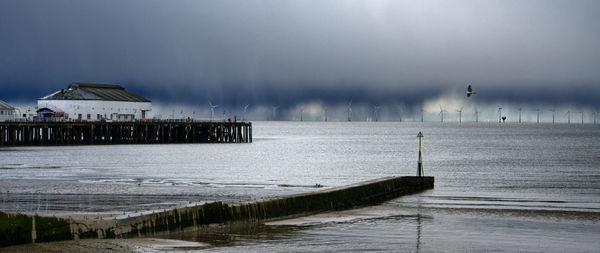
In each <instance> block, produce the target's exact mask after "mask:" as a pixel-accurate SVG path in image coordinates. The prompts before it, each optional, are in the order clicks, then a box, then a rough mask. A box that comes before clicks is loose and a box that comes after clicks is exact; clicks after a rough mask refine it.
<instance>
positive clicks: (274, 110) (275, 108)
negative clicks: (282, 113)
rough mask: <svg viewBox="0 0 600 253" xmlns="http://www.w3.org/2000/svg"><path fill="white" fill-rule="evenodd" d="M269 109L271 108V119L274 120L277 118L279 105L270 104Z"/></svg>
mask: <svg viewBox="0 0 600 253" xmlns="http://www.w3.org/2000/svg"><path fill="white" fill-rule="evenodd" d="M271 109H273V120H275V119H276V118H277V109H279V106H278V105H275V106H271Z"/></svg>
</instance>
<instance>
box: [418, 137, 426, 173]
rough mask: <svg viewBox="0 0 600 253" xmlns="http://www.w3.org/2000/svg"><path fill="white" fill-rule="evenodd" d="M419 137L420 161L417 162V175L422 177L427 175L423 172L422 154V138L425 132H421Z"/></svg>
mask: <svg viewBox="0 0 600 253" xmlns="http://www.w3.org/2000/svg"><path fill="white" fill-rule="evenodd" d="M417 138H419V163H418V164H417V176H418V177H422V176H425V174H424V173H423V157H422V156H421V138H423V133H421V132H419V134H417Z"/></svg>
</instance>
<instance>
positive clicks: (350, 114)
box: [346, 100, 352, 121]
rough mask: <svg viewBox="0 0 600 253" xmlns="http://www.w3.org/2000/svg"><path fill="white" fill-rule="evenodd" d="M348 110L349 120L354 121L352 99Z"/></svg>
mask: <svg viewBox="0 0 600 253" xmlns="http://www.w3.org/2000/svg"><path fill="white" fill-rule="evenodd" d="M346 111H347V112H348V121H352V100H350V102H348V109H347V110H346Z"/></svg>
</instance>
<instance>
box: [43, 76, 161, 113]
mask: <svg viewBox="0 0 600 253" xmlns="http://www.w3.org/2000/svg"><path fill="white" fill-rule="evenodd" d="M151 111H152V102H151V101H150V100H148V99H145V98H143V97H140V96H138V95H135V94H132V93H130V92H128V91H126V90H125V88H123V87H121V86H120V85H114V84H93V83H72V84H70V85H69V86H68V87H67V88H66V89H62V90H59V91H57V92H54V93H52V94H50V95H48V96H45V97H43V98H40V99H38V110H37V112H38V115H39V116H41V117H45V118H64V119H72V120H85V121H99V120H113V121H131V120H136V119H147V118H150V117H151V115H150V112H151Z"/></svg>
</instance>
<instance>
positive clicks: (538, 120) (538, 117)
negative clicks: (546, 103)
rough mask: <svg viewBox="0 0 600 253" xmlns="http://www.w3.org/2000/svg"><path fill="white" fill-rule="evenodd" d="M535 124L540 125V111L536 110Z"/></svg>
mask: <svg viewBox="0 0 600 253" xmlns="http://www.w3.org/2000/svg"><path fill="white" fill-rule="evenodd" d="M537 123H538V124H539V123H540V109H539V108H538V109H537Z"/></svg>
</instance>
